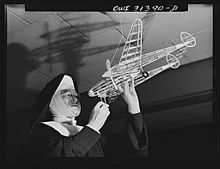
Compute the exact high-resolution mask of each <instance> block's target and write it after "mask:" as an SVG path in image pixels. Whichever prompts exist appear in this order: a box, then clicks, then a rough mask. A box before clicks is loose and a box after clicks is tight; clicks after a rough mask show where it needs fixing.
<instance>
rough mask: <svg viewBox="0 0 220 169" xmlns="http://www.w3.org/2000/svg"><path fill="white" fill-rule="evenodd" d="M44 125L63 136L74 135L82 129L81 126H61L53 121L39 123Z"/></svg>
mask: <svg viewBox="0 0 220 169" xmlns="http://www.w3.org/2000/svg"><path fill="white" fill-rule="evenodd" d="M41 123H43V124H45V125H48V126H50V127H52V128H53V129H54V130H56V131H58V132H59V133H60V134H61V135H63V136H66V137H68V136H70V135H73V136H74V135H75V134H77V133H78V132H80V131H81V130H82V129H83V126H78V125H68V124H62V123H58V122H55V121H48V122H41Z"/></svg>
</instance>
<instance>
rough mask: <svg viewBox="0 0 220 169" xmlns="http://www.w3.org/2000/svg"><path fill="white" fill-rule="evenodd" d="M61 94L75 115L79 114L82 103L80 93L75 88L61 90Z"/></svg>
mask: <svg viewBox="0 0 220 169" xmlns="http://www.w3.org/2000/svg"><path fill="white" fill-rule="evenodd" d="M60 94H61V96H62V99H63V101H64V103H65V104H66V106H67V107H68V108H69V109H70V110H71V112H72V113H73V114H75V115H79V114H80V111H81V104H80V102H79V95H78V94H77V92H76V90H75V89H63V90H60Z"/></svg>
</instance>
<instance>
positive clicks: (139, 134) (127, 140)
mask: <svg viewBox="0 0 220 169" xmlns="http://www.w3.org/2000/svg"><path fill="white" fill-rule="evenodd" d="M101 142H102V144H103V147H104V153H105V156H107V157H108V156H111V157H112V156H119V157H121V156H129V157H131V156H134V157H147V156H148V147H149V145H148V144H149V141H148V133H147V127H146V124H145V123H144V120H143V116H142V114H141V113H138V114H134V115H133V114H128V115H127V119H126V123H125V131H124V132H122V133H110V131H109V132H108V133H105V134H102V138H101Z"/></svg>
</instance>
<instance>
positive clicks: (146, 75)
mask: <svg viewBox="0 0 220 169" xmlns="http://www.w3.org/2000/svg"><path fill="white" fill-rule="evenodd" d="M141 74H142V76H143V77H145V78H146V77H148V76H149V74H148V73H147V72H145V71H143V72H141Z"/></svg>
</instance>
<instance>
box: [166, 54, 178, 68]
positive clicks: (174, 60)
mask: <svg viewBox="0 0 220 169" xmlns="http://www.w3.org/2000/svg"><path fill="white" fill-rule="evenodd" d="M166 61H167V63H168V64H170V63H175V64H173V65H172V66H171V68H173V69H177V68H178V67H179V66H180V61H179V59H178V58H177V57H175V56H174V55H172V54H168V55H167V56H166Z"/></svg>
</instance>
